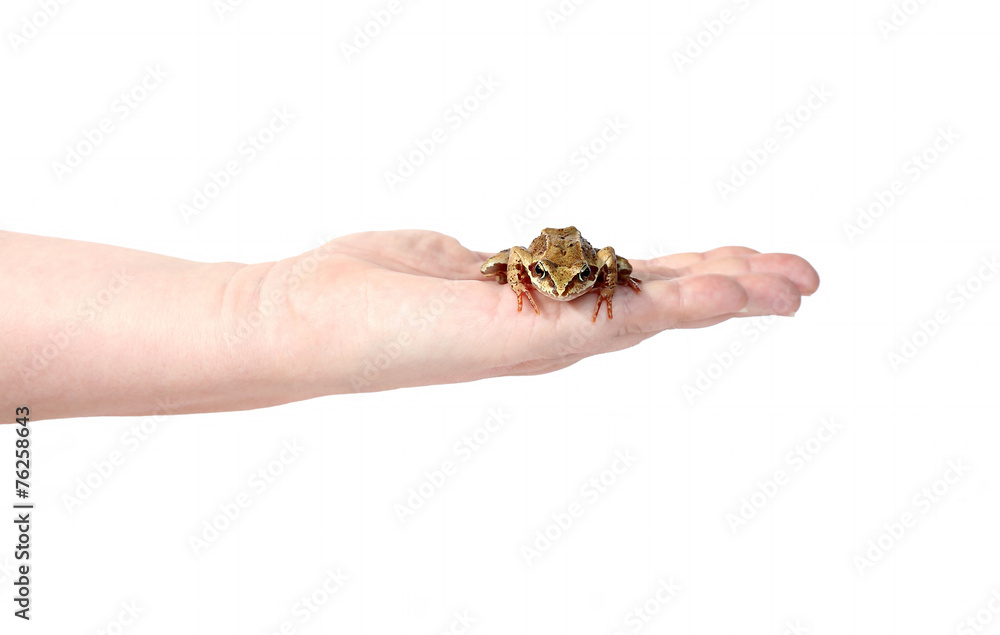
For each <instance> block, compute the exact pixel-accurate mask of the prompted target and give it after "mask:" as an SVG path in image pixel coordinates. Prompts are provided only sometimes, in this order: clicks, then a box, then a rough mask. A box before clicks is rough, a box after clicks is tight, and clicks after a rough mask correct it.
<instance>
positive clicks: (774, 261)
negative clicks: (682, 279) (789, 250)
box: [678, 254, 819, 295]
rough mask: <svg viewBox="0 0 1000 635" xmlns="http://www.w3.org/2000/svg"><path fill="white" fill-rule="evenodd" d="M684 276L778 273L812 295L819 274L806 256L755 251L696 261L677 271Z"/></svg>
mask: <svg viewBox="0 0 1000 635" xmlns="http://www.w3.org/2000/svg"><path fill="white" fill-rule="evenodd" d="M678 273H680V274H682V275H689V274H695V275H697V274H705V273H721V274H724V275H727V276H733V275H738V274H742V273H763V274H777V275H781V276H784V277H785V278H788V279H789V280H791V281H792V282H793V283H794V284H795V286H796V288H797V289H798V291H799V293H801V294H803V295H812V294H813V293H814V292H815V291H816V289H817V288H818V287H819V274H817V273H816V270H815V269H813V267H812V265H810V264H809V263H808V262H806V261H805V260H804V259H803V258H800V257H799V256H795V255H792V254H754V255H751V256H748V257H723V258H717V259H714V260H705V261H702V262H697V263H693V264H691V265H689V266H687V267H684V268H682V269H681V270H679V271H678Z"/></svg>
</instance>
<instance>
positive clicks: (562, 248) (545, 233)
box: [531, 225, 597, 263]
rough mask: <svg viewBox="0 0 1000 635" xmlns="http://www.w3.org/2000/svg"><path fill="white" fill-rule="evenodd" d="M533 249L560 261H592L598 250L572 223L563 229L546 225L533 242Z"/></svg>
mask: <svg viewBox="0 0 1000 635" xmlns="http://www.w3.org/2000/svg"><path fill="white" fill-rule="evenodd" d="M531 251H532V253H535V254H538V255H540V256H543V257H545V258H548V259H549V260H552V261H553V262H559V263H562V262H568V261H574V262H575V261H579V260H586V261H588V262H590V261H592V260H593V258H594V257H595V256H596V255H597V250H595V249H594V247H593V246H592V245H591V244H590V243H589V242H587V239H586V238H584V237H583V236H581V235H580V231H579V230H578V229H577V228H576V227H573V226H572V225H571V226H569V227H563V228H562V229H554V228H552V227H546V228H545V229H543V230H542V234H541V235H540V236H539V237H538V238H536V239H535V240H533V241H532V242H531Z"/></svg>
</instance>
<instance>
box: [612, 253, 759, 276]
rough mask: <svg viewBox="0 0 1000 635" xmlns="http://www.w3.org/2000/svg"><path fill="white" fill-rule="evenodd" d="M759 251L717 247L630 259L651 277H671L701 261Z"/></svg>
mask: <svg viewBox="0 0 1000 635" xmlns="http://www.w3.org/2000/svg"><path fill="white" fill-rule="evenodd" d="M758 253H760V252H758V251H757V250H755V249H750V248H749V247H717V248H715V249H710V250H708V251H705V252H689V253H682V254H672V255H669V256H660V257H659V258H652V259H650V260H639V259H636V260H629V262H631V263H632V265H633V266H636V267H637V268H638V269H640V270H642V271H643V272H648V274H647V275H649V276H650V278H651V279H655V278H662V279H670V278H676V277H678V276H679V275H682V274H683V272H684V271H686V270H687V269H688V268H690V267H692V266H695V265H698V264H701V263H705V262H709V261H713V260H717V259H720V258H739V257H748V256H752V255H754V254H758Z"/></svg>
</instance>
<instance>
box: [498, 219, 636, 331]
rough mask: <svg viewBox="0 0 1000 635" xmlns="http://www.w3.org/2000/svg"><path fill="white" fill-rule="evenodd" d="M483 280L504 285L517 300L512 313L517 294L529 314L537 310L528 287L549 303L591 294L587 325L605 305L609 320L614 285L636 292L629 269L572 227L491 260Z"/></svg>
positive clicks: (545, 231)
mask: <svg viewBox="0 0 1000 635" xmlns="http://www.w3.org/2000/svg"><path fill="white" fill-rule="evenodd" d="M480 270H481V271H482V272H483V275H485V276H489V277H491V278H496V281H497V282H498V283H500V284H509V285H510V288H511V289H512V290H513V291H514V293H515V294H516V295H517V310H518V311H520V310H521V294H524V295H525V296H527V297H528V302H530V303H531V306H532V308H533V309H535V313H536V314H537V313H538V306H537V305H536V304H535V301H534V299H532V297H531V292H530V291H529V288H528V283H530V285H531V286H532V287H534V288H535V289H536V290H538V291H540V292H542V293H543V294H545V295H547V296H549V297H550V298H552V299H553V300H561V301H566V300H572V299H574V298H578V297H580V296H582V295H585V294H587V293H591V292H594V293H597V294H598V296H597V306H595V307H594V315H593V319H592V321H593V322H596V321H597V314H598V312H599V311H600V310H601V303H602V302H604V301H605V300H607V303H608V319H609V320H611V319H614V316H613V314H612V310H611V297H612V296H613V295H614V294H615V288H616V287H617V286H618V285H619V284H625V285H628V286H629V287H631V288H632V289H634V290H635V292H636V293H639V292H640V289H639V283H640V282H642V281H641V280H637V279H636V278H633V277H632V265H631V264H629V261H628V260H625V259H624V258H622V257H621V256H618V255H616V254H615V250H614V248H613V247H605V248H604V249H602V250H600V251H597V250H596V249H594V248H593V246H591V244H590V243H589V242H587V239H586V238H584V237H583V236H581V235H580V232H579V230H577V228H576V227H564V228H563V229H552V228H547V229H543V230H542V233H541V235H540V236H538V238H535V239H534V240H533V241H531V245H530V247H528V249H525V248H524V247H511V248H510V249H504V250H503V251H501V252H500V253H498V254H497V255H495V256H493V257H492V258H490V259H489V260H487V261H486V262H485V263H483V266H482V267H481V268H480Z"/></svg>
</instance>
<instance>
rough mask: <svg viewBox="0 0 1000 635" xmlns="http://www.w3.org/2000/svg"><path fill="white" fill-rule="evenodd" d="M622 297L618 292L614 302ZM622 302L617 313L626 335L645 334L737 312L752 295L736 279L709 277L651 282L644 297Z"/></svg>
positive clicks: (630, 296)
mask: <svg viewBox="0 0 1000 635" xmlns="http://www.w3.org/2000/svg"><path fill="white" fill-rule="evenodd" d="M619 297H620V294H617V293H616V294H615V298H614V299H615V300H618V299H619ZM623 299H624V300H625V302H624V303H623V304H624V306H623V307H622V310H621V311H620V312H619V311H616V312H615V313H616V315H619V314H620V315H621V316H622V318H623V320H622V322H621V325H622V328H623V332H626V333H636V332H639V333H645V332H655V331H662V330H664V329H669V328H674V327H676V326H677V325H678V324H683V323H686V322H694V321H696V320H706V319H709V318H713V317H717V316H720V315H725V314H728V313H736V312H738V311H740V310H742V309H743V308H744V307H746V305H747V302H748V301H749V295H748V293H747V291H746V289H744V288H743V286H742V285H741V284H740V283H739V282H738V281H737V280H735V279H733V278H731V277H729V276H723V275H719V274H708V275H701V276H687V277H683V278H677V279H675V280H652V281H650V282H648V283H646V284H644V285H643V287H642V293H641V294H638V295H635V294H629V295H626V296H625V298H623ZM617 306H618V303H617V302H616V308H617ZM617 320H618V318H617V317H616V318H615V321H616V322H617Z"/></svg>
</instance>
